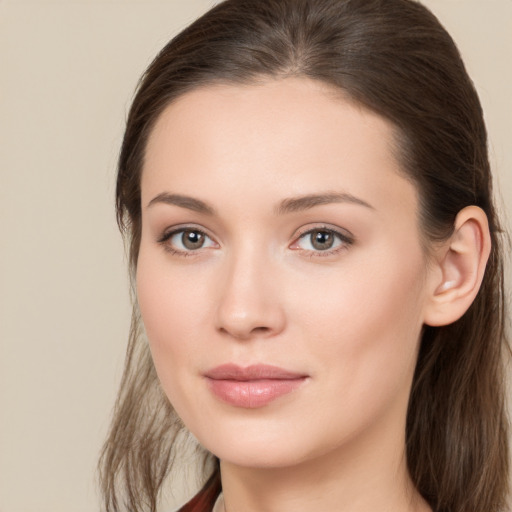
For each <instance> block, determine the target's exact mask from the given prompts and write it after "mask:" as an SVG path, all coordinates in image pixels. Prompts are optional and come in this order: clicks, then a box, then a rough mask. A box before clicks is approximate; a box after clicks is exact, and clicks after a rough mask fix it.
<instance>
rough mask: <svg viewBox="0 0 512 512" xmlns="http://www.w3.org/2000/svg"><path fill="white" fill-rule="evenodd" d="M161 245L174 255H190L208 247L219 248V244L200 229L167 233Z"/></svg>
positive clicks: (160, 241) (161, 240)
mask: <svg viewBox="0 0 512 512" xmlns="http://www.w3.org/2000/svg"><path fill="white" fill-rule="evenodd" d="M159 243H161V244H163V245H164V246H165V248H166V249H167V250H169V251H170V252H173V253H189V252H193V251H197V250H199V249H205V248H208V247H217V244H216V243H215V242H214V241H213V240H212V239H211V238H210V237H209V236H208V235H207V234H206V233H204V232H203V231H201V230H200V229H194V228H188V229H179V230H174V231H171V232H170V233H166V234H165V235H164V236H163V237H162V238H161V239H160V240H159Z"/></svg>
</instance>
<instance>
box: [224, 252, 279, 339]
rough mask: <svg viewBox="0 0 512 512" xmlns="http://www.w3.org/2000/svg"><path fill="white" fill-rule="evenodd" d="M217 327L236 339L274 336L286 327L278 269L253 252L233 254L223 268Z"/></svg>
mask: <svg viewBox="0 0 512 512" xmlns="http://www.w3.org/2000/svg"><path fill="white" fill-rule="evenodd" d="M223 270H224V272H222V274H223V275H222V278H221V284H220V287H219V289H220V300H219V302H218V306H217V309H216V324H217V325H216V327H217V330H218V331H220V332H221V333H223V334H226V335H229V336H231V337H233V338H236V339H239V340H248V339H251V338H255V337H260V338H267V337H271V336H275V335H276V334H279V333H280V332H282V331H283V330H284V328H285V324H286V317H285V311H284V307H283V306H284V305H283V304H282V303H281V300H280V296H281V293H280V292H281V290H280V286H282V284H283V283H282V282H281V279H279V275H276V274H278V272H279V271H278V269H272V265H271V264H269V262H268V261H264V259H263V258H260V257H258V256H257V255H255V254H254V253H253V254H251V255H247V257H242V256H238V257H237V256H234V255H233V257H232V258H231V261H230V262H229V263H227V264H226V267H225V268H224V269H223Z"/></svg>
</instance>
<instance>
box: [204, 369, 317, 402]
mask: <svg viewBox="0 0 512 512" xmlns="http://www.w3.org/2000/svg"><path fill="white" fill-rule="evenodd" d="M204 375H205V377H206V379H207V381H208V386H209V388H210V390H211V391H212V392H213V394H214V395H215V396H216V397H217V398H219V399H220V400H222V401H223V402H226V403H228V404H230V405H233V406H235V407H244V408H247V409H255V408H257V407H263V406H264V405H267V404H268V403H270V402H272V401H273V400H276V399H277V398H279V397H281V396H283V395H286V394H288V393H291V392H292V391H294V390H295V389H297V388H298V387H299V386H301V384H303V383H304V382H305V381H306V379H307V378H308V376H307V375H305V374H301V373H296V372H291V371H288V370H285V369H283V368H279V367H277V366H271V365H264V364H258V365H252V366H248V367H245V368H243V367H240V366H237V365H235V364H224V365H221V366H217V367H215V368H212V369H211V370H209V371H207V372H206V373H205V374H204Z"/></svg>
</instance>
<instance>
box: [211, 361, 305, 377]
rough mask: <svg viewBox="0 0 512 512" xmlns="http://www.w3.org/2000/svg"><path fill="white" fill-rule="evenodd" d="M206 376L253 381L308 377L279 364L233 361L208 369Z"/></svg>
mask: <svg viewBox="0 0 512 512" xmlns="http://www.w3.org/2000/svg"><path fill="white" fill-rule="evenodd" d="M204 375H205V377H208V378H210V379H214V380H238V381H251V380H264V379H275V380H292V379H302V378H304V377H307V375H306V374H304V373H299V372H294V371H290V370H285V369H284V368H280V367H278V366H273V365H269V364H254V365H251V366H245V367H242V366H238V365H236V364H233V363H228V364H223V365H220V366H216V367H215V368H212V369H211V370H208V371H207V372H206V373H205V374H204Z"/></svg>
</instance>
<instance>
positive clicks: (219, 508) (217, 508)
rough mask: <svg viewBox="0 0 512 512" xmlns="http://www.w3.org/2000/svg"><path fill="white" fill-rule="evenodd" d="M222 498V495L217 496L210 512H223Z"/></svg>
mask: <svg viewBox="0 0 512 512" xmlns="http://www.w3.org/2000/svg"><path fill="white" fill-rule="evenodd" d="M224 511H225V509H224V496H223V494H222V493H220V494H219V497H218V498H217V501H216V502H215V505H213V509H212V512H224Z"/></svg>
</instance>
